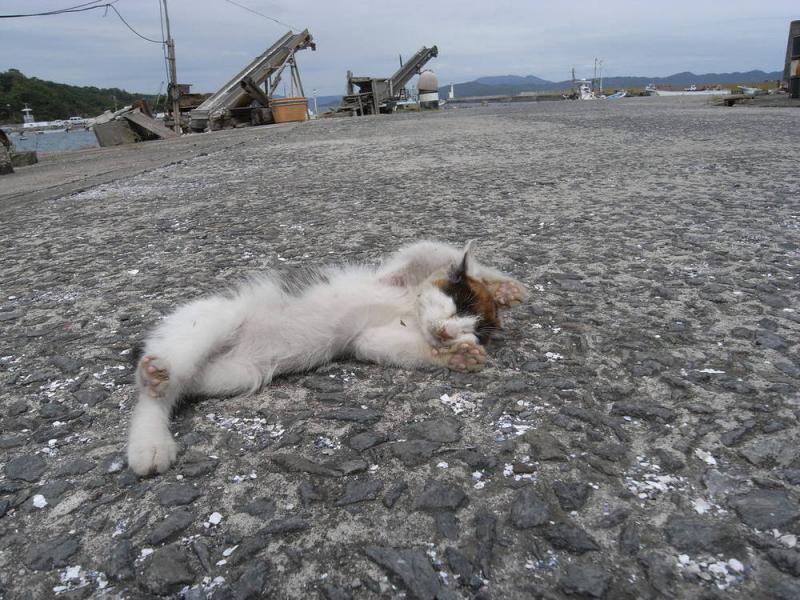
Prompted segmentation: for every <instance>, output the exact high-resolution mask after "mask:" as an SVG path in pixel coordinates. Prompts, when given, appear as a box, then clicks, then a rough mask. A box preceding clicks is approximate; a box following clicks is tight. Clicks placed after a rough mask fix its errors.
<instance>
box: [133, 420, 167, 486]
mask: <svg viewBox="0 0 800 600" xmlns="http://www.w3.org/2000/svg"><path fill="white" fill-rule="evenodd" d="M177 456H178V444H176V443H175V440H174V439H172V435H170V433H169V431H166V432H162V433H161V434H155V433H152V434H150V435H148V436H146V437H145V438H144V439H137V440H130V441H129V442H128V466H129V467H130V468H131V470H132V471H133V472H134V473H136V474H137V475H150V474H152V473H163V472H164V471H166V470H167V469H169V466H170V465H171V464H172V463H174V462H175V459H176V458H177Z"/></svg>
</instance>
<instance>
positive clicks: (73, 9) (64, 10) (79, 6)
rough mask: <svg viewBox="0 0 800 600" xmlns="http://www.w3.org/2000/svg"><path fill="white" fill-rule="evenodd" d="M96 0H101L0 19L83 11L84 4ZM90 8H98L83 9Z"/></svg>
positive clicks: (1, 16) (94, 2)
mask: <svg viewBox="0 0 800 600" xmlns="http://www.w3.org/2000/svg"><path fill="white" fill-rule="evenodd" d="M98 2H102V0H92V1H91V2H84V3H83V4H77V5H75V6H70V7H68V8H59V9H56V10H51V11H47V12H40V13H28V14H24V15H0V19H16V18H19V17H47V16H50V15H60V14H62V13H67V12H83V11H82V10H79V9H82V8H83V7H85V6H89V5H91V4H97V3H98ZM92 8H100V7H99V6H93V7H91V8H85V9H83V10H92Z"/></svg>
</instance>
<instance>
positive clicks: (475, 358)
mask: <svg viewBox="0 0 800 600" xmlns="http://www.w3.org/2000/svg"><path fill="white" fill-rule="evenodd" d="M431 353H432V354H433V358H434V360H436V361H437V362H438V363H439V364H441V365H443V366H445V367H447V368H448V369H450V370H452V371H460V372H462V373H464V372H475V371H480V370H481V369H483V367H484V366H485V365H486V349H485V348H484V347H483V346H481V345H479V344H476V343H473V342H459V343H457V344H454V345H453V346H447V347H444V348H432V349H431Z"/></svg>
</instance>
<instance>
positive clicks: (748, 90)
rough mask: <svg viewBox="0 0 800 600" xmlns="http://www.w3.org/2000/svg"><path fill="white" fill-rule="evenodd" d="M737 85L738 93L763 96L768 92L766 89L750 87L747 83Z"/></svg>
mask: <svg viewBox="0 0 800 600" xmlns="http://www.w3.org/2000/svg"><path fill="white" fill-rule="evenodd" d="M737 87H738V89H739V93H740V94H744V95H745V96H765V95H767V94H768V93H769V92H768V91H767V90H764V89H761V88H755V87H750V86H747V85H740V86H737Z"/></svg>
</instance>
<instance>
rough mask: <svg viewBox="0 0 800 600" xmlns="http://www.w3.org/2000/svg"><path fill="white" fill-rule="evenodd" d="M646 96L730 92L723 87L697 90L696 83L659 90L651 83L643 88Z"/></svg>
mask: <svg viewBox="0 0 800 600" xmlns="http://www.w3.org/2000/svg"><path fill="white" fill-rule="evenodd" d="M644 91H645V93H646V94H647V95H648V96H725V95H728V94H730V93H731V91H730V90H728V89H725V88H712V89H706V90H698V89H697V86H696V85H690V86H689V87H688V88H684V89H682V90H659V89H656V86H654V85H653V84H652V83H651V84H650V85H648V86H647V87H646V88H644Z"/></svg>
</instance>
